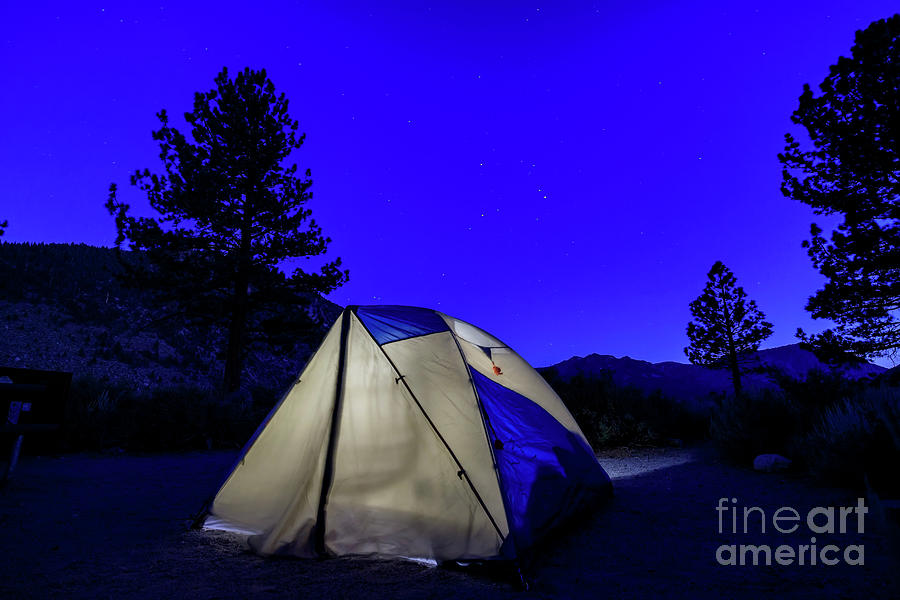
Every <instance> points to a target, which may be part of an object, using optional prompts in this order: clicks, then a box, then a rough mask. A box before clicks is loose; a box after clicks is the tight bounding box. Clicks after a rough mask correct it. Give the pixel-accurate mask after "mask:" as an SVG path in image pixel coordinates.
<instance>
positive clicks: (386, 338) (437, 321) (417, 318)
mask: <svg viewBox="0 0 900 600" xmlns="http://www.w3.org/2000/svg"><path fill="white" fill-rule="evenodd" d="M356 316H357V317H359V319H360V320H361V321H362V322H363V325H365V326H366V329H368V330H369V332H371V334H372V337H373V338H375V341H376V342H378V343H379V344H387V343H388V342H396V341H397V340H405V339H406V338H411V337H415V336H418V335H427V334H429V333H437V332H439V331H449V329H450V328H449V327H447V323H445V322H444V319H442V318H441V317H440V315H438V314H437V313H435V312H434V311H433V310H429V309H427V308H415V307H412V306H360V307H359V308H357V309H356Z"/></svg>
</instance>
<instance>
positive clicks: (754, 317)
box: [684, 261, 772, 395]
mask: <svg viewBox="0 0 900 600" xmlns="http://www.w3.org/2000/svg"><path fill="white" fill-rule="evenodd" d="M690 307H691V314H692V315H693V321H692V322H690V323H688V326H687V336H688V339H690V341H691V343H690V345H689V346H687V347H686V348H685V349H684V353H685V355H687V357H688V359H689V360H690V361H691V362H692V363H694V364H696V365H703V366H706V367H711V368H722V367H727V368H728V369H730V371H731V382H732V384H733V385H734V393H735V395H740V393H741V366H740V363H741V359H742V358H743V357H744V356H745V355H746V354H747V353H750V352H755V351H756V350H757V349H758V348H759V345H760V343H761V342H762V341H763V340H764V339H766V338H767V337H769V336H770V335H772V324H771V323H769V322H767V321H766V320H765V318H766V316H765V315H764V314H763V313H762V311H760V310H759V308H757V306H756V302H755V301H753V300H750V301H749V302H748V301H747V293H746V292H744V288H742V287H740V286H739V285H737V279H736V278H735V276H734V274H733V273H732V272H731V271H730V270H729V269H728V267H726V266H725V265H724V264H722V262H721V261H716V263H715V264H714V265H713V266H712V269H710V271H709V273H708V274H707V282H706V286H705V287H704V288H703V293H702V294H700V296H699V297H698V298H697V299H696V300H694V301H693V302H691V304H690Z"/></svg>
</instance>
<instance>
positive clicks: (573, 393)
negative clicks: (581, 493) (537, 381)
mask: <svg viewBox="0 0 900 600" xmlns="http://www.w3.org/2000/svg"><path fill="white" fill-rule="evenodd" d="M542 374H543V375H544V377H545V379H547V381H548V383H550V385H551V386H552V387H553V389H554V390H555V391H556V393H557V394H559V396H560V398H562V400H563V402H564V403H565V405H566V407H568V409H569V411H570V412H571V413H572V416H573V417H575V420H576V421H577V422H578V424H579V426H580V427H581V429H582V431H583V432H584V435H585V437H587V439H588V441H589V442H590V443H591V446H593V447H594V449H598V448H609V447H615V446H625V445H665V444H669V443H671V442H673V441H675V440H696V439H701V438H703V437H704V436H705V435H706V431H707V417H706V415H704V414H701V413H698V412H696V411H691V410H689V409H688V408H686V407H685V406H683V405H682V404H680V403H678V402H676V401H673V400H671V399H669V398H666V397H665V396H663V395H661V394H659V393H654V394H650V395H647V394H644V393H643V392H642V391H640V390H638V389H637V388H634V387H619V386H617V385H616V384H615V383H614V382H613V380H612V378H611V377H608V376H607V377H592V378H586V377H582V376H576V377H573V378H571V379H569V380H563V379H561V378H559V377H558V376H557V375H556V373H555V371H553V370H550V369H546V370H543V371H542Z"/></svg>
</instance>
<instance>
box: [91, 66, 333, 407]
mask: <svg viewBox="0 0 900 600" xmlns="http://www.w3.org/2000/svg"><path fill="white" fill-rule="evenodd" d="M215 84H216V87H215V89H213V90H211V91H209V92H206V93H197V94H195V96H194V106H193V111H192V112H189V113H186V114H185V115H184V117H185V120H186V121H187V123H188V125H189V126H190V129H191V130H190V136H191V137H192V138H193V141H190V140H189V139H188V137H187V136H185V135H184V134H183V133H181V132H180V131H178V130H177V129H175V128H174V127H173V126H171V125H170V124H169V118H168V116H167V114H166V111H164V110H163V111H161V112H160V113H158V115H157V116H158V118H159V120H160V123H161V124H162V127H161V128H160V129H159V130H158V131H155V132H154V133H153V139H154V140H156V141H157V142H159V148H160V158H161V159H162V162H163V168H164V174H162V175H157V174H151V172H150V170H149V169H145V170H143V171H140V170H139V171H137V172H136V173H135V174H134V175H132V177H131V184H132V185H134V186H136V187H137V188H138V189H140V190H141V191H142V192H144V193H145V194H146V195H147V198H148V199H149V201H150V206H151V207H152V208H153V209H154V210H155V211H156V212H157V213H159V216H157V217H154V218H147V217H134V216H131V215H129V205H128V204H125V203H123V202H120V201H119V200H118V199H117V188H116V185H115V184H112V185H111V186H110V193H109V198H108V199H107V202H106V208H107V209H108V210H109V212H110V214H111V215H113V216H115V220H116V227H117V229H118V237H117V239H116V243H117V245H118V246H120V245H121V244H122V243H123V242H125V241H126V240H127V241H128V243H129V248H130V249H131V250H134V251H138V252H137V257H139V258H138V259H137V260H134V259H133V260H130V261H127V263H126V264H127V266H128V267H129V269H128V276H127V281H128V282H129V283H131V284H132V285H135V286H140V287H143V288H145V289H148V290H153V291H155V292H156V293H157V294H158V297H159V299H160V300H161V301H163V302H175V303H177V304H178V305H179V306H181V307H183V308H184V311H185V312H186V313H188V314H190V315H192V316H193V317H195V318H196V319H199V320H201V321H206V322H211V323H220V324H223V325H224V326H225V327H226V328H227V331H228V335H227V347H226V350H225V367H224V374H223V390H224V391H225V392H231V391H234V390H237V389H238V388H239V387H240V379H241V370H242V364H243V357H244V347H245V342H246V338H247V334H248V324H249V323H251V320H250V319H251V317H252V316H253V315H254V314H257V313H259V312H260V311H263V310H266V309H270V308H272V307H277V306H279V305H280V306H291V305H297V304H304V303H306V302H308V297H309V293H310V292H319V293H324V292H329V291H331V290H333V289H335V288H336V287H338V286H340V285H342V284H343V283H344V282H346V281H347V278H348V276H349V273H348V272H347V271H342V270H341V269H340V265H341V260H340V258H338V259H335V260H333V261H331V262H328V263H327V264H325V265H324V266H323V267H321V268H320V270H319V271H318V272H306V271H304V270H303V269H301V268H297V269H296V270H294V271H293V273H292V274H291V276H290V277H287V276H285V274H284V273H283V272H282V271H281V270H279V268H278V267H279V265H280V264H282V262H283V261H284V260H285V259H290V258H298V257H311V256H316V255H321V254H323V253H324V252H325V251H326V248H327V246H328V243H329V242H330V241H331V240H330V239H329V238H327V237H324V236H323V235H322V231H321V229H320V227H319V226H318V225H317V224H316V222H315V221H314V220H313V219H312V218H311V212H310V210H309V209H308V208H306V203H307V201H308V200H309V199H310V198H311V197H312V192H310V191H309V189H310V186H311V185H312V179H311V178H310V172H309V170H308V169H307V170H306V172H305V175H304V176H298V175H297V165H296V164H293V165H291V166H287V167H286V166H284V164H283V163H284V162H285V161H286V160H288V158H289V156H290V154H291V153H292V152H293V151H295V150H297V149H299V148H300V147H301V146H302V144H303V141H304V138H305V134H302V135H298V134H297V130H298V127H299V124H298V122H297V121H296V120H294V119H292V118H291V117H290V116H289V115H288V100H287V98H286V97H285V95H284V94H280V95H276V93H275V86H274V84H273V83H272V81H271V80H270V79H269V78H268V77H267V76H266V72H265V71H264V70H261V71H253V70H250V69H245V70H244V71H243V72H241V73H239V74H238V75H237V77H235V78H234V79H232V78H229V76H228V71H227V69H223V70H222V72H221V73H219V75H218V76H217V77H216V78H215ZM275 312H276V313H278V311H277V310H276V311H275ZM284 325H285V324H284V323H280V324H278V325H277V326H275V327H272V326H269V327H268V329H278V328H279V327H282V326H284Z"/></svg>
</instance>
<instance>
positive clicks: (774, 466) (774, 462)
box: [753, 454, 791, 473]
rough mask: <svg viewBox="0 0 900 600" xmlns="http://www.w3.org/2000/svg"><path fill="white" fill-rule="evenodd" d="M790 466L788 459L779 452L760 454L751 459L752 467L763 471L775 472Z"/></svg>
mask: <svg viewBox="0 0 900 600" xmlns="http://www.w3.org/2000/svg"><path fill="white" fill-rule="evenodd" d="M790 466H791V461H790V459H787V458H785V457H783V456H781V455H780V454H760V455H759V456H757V457H756V458H754V459H753V468H754V469H755V470H757V471H762V472H763V473H775V472H776V471H787V470H788V469H789V468H790Z"/></svg>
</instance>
